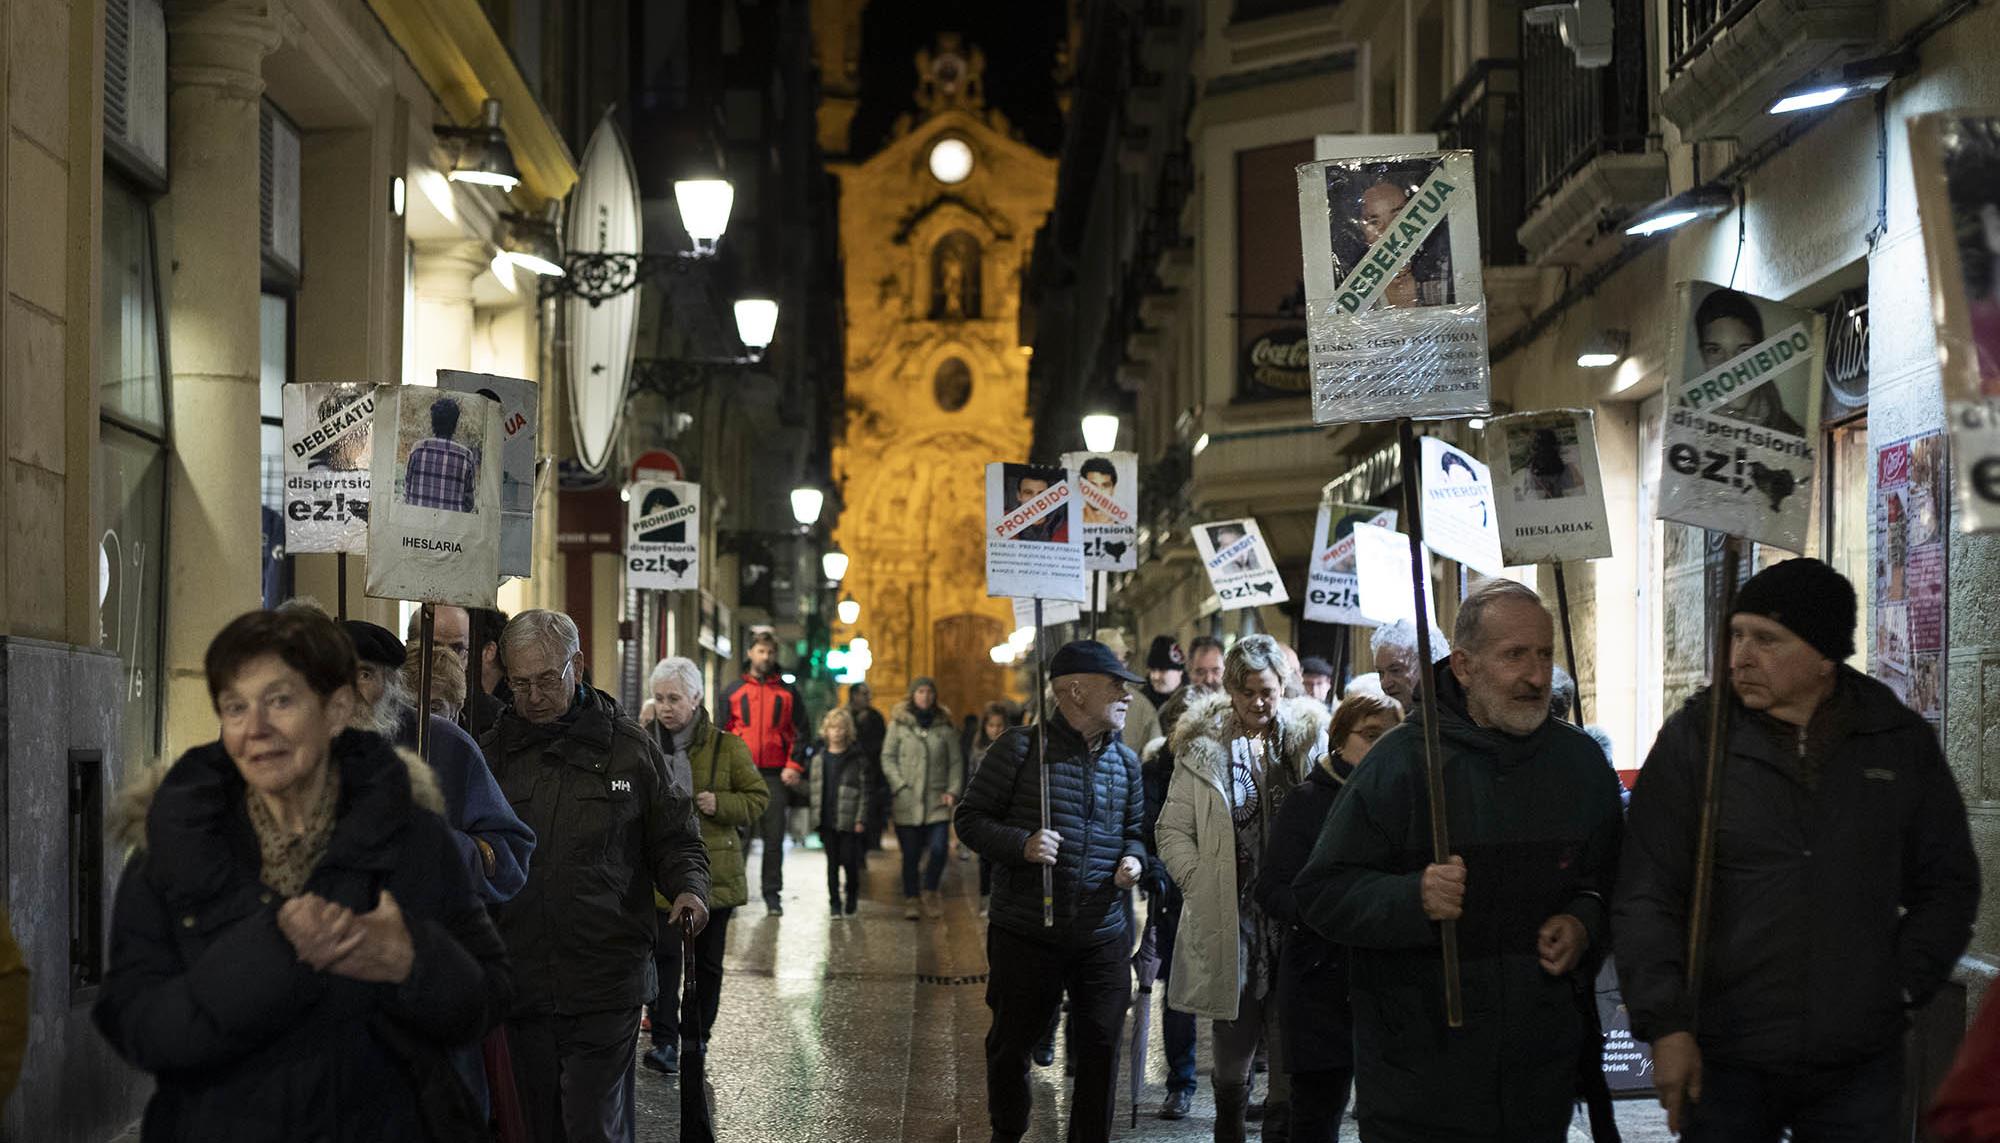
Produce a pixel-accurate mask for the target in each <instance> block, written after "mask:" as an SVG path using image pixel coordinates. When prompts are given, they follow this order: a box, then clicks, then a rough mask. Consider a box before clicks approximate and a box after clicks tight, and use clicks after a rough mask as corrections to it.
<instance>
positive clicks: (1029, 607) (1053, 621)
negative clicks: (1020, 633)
mask: <svg viewBox="0 0 2000 1143" xmlns="http://www.w3.org/2000/svg"><path fill="white" fill-rule="evenodd" d="M1082 618H1083V605H1082V604H1079V603H1072V602H1071V601H1069V600H1067V599H1049V600H1044V601H1042V626H1044V627H1054V626H1057V625H1058V624H1062V623H1075V622H1076V621H1077V620H1079V619H1082ZM1034 625H1035V601H1034V600H1032V599H1016V600H1015V601H1014V627H1015V629H1016V630H1019V629H1020V628H1023V627H1033V626H1034Z"/></svg>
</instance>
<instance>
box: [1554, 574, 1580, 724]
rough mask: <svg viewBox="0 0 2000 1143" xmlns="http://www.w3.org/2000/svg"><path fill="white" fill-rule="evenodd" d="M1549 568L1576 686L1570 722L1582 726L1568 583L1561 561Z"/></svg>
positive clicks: (1567, 654)
mask: <svg viewBox="0 0 2000 1143" xmlns="http://www.w3.org/2000/svg"><path fill="white" fill-rule="evenodd" d="M1549 566H1550V567H1552V568H1554V569H1555V572H1556V615H1557V616H1558V617H1559V618H1561V620H1562V629H1563V655H1564V656H1565V657H1566V658H1568V659H1569V677H1570V682H1571V683H1573V684H1574V685H1575V686H1576V705H1575V706H1573V707H1572V708H1570V714H1571V715H1573V716H1574V717H1573V718H1572V720H1571V721H1573V722H1575V723H1576V724H1577V725H1578V726H1582V725H1583V676H1581V675H1579V674H1577V673H1576V639H1575V638H1574V637H1573V636H1571V635H1570V633H1569V581H1568V579H1566V578H1565V577H1564V576H1563V566H1562V561H1561V560H1553V561H1551V562H1550V563H1549Z"/></svg>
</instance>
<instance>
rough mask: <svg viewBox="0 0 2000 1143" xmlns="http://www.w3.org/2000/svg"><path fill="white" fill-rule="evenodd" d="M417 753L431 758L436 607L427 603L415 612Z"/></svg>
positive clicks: (424, 757)
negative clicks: (433, 647)
mask: <svg viewBox="0 0 2000 1143" xmlns="http://www.w3.org/2000/svg"><path fill="white" fill-rule="evenodd" d="M417 616H418V618H417V753H418V754H421V755H423V759H424V761H426V762H428V761H430V760H431V729H430V728H431V646H432V643H433V642H434V640H435V638H436V632H435V625H436V623H437V608H436V607H435V606H433V605H431V604H429V603H426V604H424V605H423V607H422V608H421V609H420V610H419V611H418V612H417Z"/></svg>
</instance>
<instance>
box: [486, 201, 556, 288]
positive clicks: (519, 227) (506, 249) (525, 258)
mask: <svg viewBox="0 0 2000 1143" xmlns="http://www.w3.org/2000/svg"><path fill="white" fill-rule="evenodd" d="M559 209H560V206H559V204H557V203H554V202H551V203H550V204H549V212H548V216H547V217H546V218H531V217H529V216H527V215H524V214H515V213H511V212H510V213H508V214H506V215H504V216H503V221H504V222H505V223H506V236H505V239H504V240H503V241H502V242H501V244H500V255H501V257H503V258H505V259H506V260H507V261H508V262H510V263H512V264H513V265H515V266H519V267H520V268H521V269H523V270H528V271H531V272H533V273H536V274H540V275H541V276H543V277H545V278H560V277H562V276H563V273H564V271H563V265H562V256H563V254H562V245H561V244H560V243H558V242H557V241H556V212H557V211H558V210H559Z"/></svg>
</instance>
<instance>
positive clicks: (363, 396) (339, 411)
mask: <svg viewBox="0 0 2000 1143" xmlns="http://www.w3.org/2000/svg"><path fill="white" fill-rule="evenodd" d="M284 412H285V550H286V551H287V552H290V553H292V554H293V555H299V554H302V553H305V552H366V551H367V550H368V500H369V496H370V492H369V488H370V486H371V485H372V484H373V483H374V476H373V474H372V473H371V472H370V471H369V468H370V466H371V465H372V464H373V458H374V455H375V451H374V446H373V443H372V442H373V441H374V430H375V386H374V385H373V384H371V383H368V382H301V383H294V384H290V385H287V386H285V388H284Z"/></svg>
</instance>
